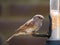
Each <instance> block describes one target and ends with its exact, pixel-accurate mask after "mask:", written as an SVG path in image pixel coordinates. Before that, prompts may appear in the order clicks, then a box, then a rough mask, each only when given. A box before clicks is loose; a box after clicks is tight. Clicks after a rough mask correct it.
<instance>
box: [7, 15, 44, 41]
mask: <svg viewBox="0 0 60 45" xmlns="http://www.w3.org/2000/svg"><path fill="white" fill-rule="evenodd" d="M43 19H44V17H43V16H42V15H35V16H33V18H32V19H30V20H28V21H27V22H26V23H25V24H23V25H22V26H20V27H19V28H18V29H17V30H16V31H15V33H14V34H13V35H12V36H11V37H10V38H9V39H8V40H7V41H9V40H10V39H12V38H13V37H14V36H19V35H22V34H23V35H25V34H26V35H31V34H33V32H36V31H38V30H39V28H40V27H41V26H42V21H43Z"/></svg>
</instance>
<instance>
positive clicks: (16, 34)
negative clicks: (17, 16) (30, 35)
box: [6, 32, 27, 42]
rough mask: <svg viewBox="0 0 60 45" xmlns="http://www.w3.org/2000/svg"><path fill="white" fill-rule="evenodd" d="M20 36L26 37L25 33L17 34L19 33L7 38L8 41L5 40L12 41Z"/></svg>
mask: <svg viewBox="0 0 60 45" xmlns="http://www.w3.org/2000/svg"><path fill="white" fill-rule="evenodd" d="M21 35H27V34H26V33H25V32H19V33H16V34H13V35H12V36H11V37H9V38H8V40H6V41H7V42H9V41H10V40H11V39H13V38H14V37H17V36H21Z"/></svg>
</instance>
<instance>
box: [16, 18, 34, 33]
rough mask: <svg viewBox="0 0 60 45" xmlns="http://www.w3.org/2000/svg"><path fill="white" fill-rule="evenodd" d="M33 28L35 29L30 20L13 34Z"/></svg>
mask: <svg viewBox="0 0 60 45" xmlns="http://www.w3.org/2000/svg"><path fill="white" fill-rule="evenodd" d="M34 27H35V24H34V21H33V20H32V19H31V20H29V21H27V22H26V23H25V24H24V25H22V26H20V27H19V28H18V29H17V30H16V31H15V33H19V32H24V31H25V30H26V29H29V28H34Z"/></svg>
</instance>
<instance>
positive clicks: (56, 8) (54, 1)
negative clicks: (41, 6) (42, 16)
mask: <svg viewBox="0 0 60 45" xmlns="http://www.w3.org/2000/svg"><path fill="white" fill-rule="evenodd" d="M50 16H51V19H52V33H51V37H50V38H49V40H60V0H50Z"/></svg>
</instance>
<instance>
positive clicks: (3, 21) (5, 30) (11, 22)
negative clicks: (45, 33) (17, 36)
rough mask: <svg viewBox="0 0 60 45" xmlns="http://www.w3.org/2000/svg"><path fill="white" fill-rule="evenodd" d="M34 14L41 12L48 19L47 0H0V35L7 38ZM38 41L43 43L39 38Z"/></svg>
mask: <svg viewBox="0 0 60 45" xmlns="http://www.w3.org/2000/svg"><path fill="white" fill-rule="evenodd" d="M36 14H42V15H43V16H45V18H46V19H47V20H48V21H49V19H48V15H49V0H0V37H2V38H3V39H4V40H6V39H8V37H10V36H11V35H12V34H13V32H14V31H15V30H16V29H17V28H18V27H19V26H20V25H22V24H24V23H25V22H26V21H27V20H29V19H30V18H32V17H33V16H34V15H36ZM46 25H47V23H46ZM46 27H47V26H46ZM45 30H46V29H45ZM40 39H42V38H40ZM42 40H43V39H42ZM44 40H45V39H44ZM39 42H42V43H39V44H42V45H44V44H45V42H44V43H43V41H41V40H39Z"/></svg>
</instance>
